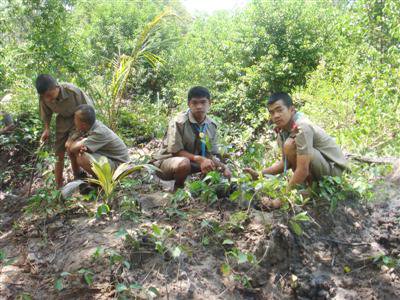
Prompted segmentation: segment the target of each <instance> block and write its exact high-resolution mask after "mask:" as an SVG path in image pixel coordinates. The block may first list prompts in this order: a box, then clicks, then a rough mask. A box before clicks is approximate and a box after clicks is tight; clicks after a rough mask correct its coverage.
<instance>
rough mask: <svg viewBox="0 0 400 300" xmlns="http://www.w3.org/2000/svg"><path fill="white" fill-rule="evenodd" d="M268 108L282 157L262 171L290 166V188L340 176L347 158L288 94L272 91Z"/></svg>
mask: <svg viewBox="0 0 400 300" xmlns="http://www.w3.org/2000/svg"><path fill="white" fill-rule="evenodd" d="M268 111H269V113H270V115H271V118H272V122H273V123H274V124H275V125H276V132H277V133H278V145H279V146H280V148H281V149H282V159H281V160H280V161H278V162H276V163H275V164H273V165H272V166H271V167H269V168H266V169H265V170H263V171H262V173H263V174H270V175H276V174H280V173H283V172H286V170H287V169H292V170H293V176H292V178H290V180H289V187H290V188H293V187H294V186H296V185H298V184H302V183H304V182H308V183H311V182H312V181H313V180H319V179H321V178H322V177H323V176H327V175H328V176H340V175H341V174H342V172H343V171H344V170H346V169H347V161H346V159H345V157H344V155H343V152H342V151H341V149H340V148H339V146H338V145H337V144H336V142H335V141H334V139H333V138H332V137H330V136H329V135H328V134H327V133H326V132H325V131H324V130H323V129H322V128H320V127H318V126H317V125H315V124H313V123H312V122H311V121H310V120H309V119H307V118H306V116H304V115H303V114H301V113H299V112H296V111H295V109H294V107H293V102H292V99H291V97H290V96H289V95H288V94H286V93H275V94H273V95H272V96H271V97H270V98H269V100H268ZM245 171H246V172H248V173H250V174H251V175H252V177H253V178H254V179H256V178H258V173H257V172H256V171H255V170H252V169H250V168H245Z"/></svg>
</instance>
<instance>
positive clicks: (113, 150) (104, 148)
mask: <svg viewBox="0 0 400 300" xmlns="http://www.w3.org/2000/svg"><path fill="white" fill-rule="evenodd" d="M85 136H87V138H86V139H85V141H84V145H85V146H86V147H87V148H88V150H89V151H90V152H92V153H97V154H100V155H103V156H106V157H108V158H110V159H112V160H113V161H118V162H128V161H129V155H128V148H127V147H126V145H125V143H124V142H123V141H122V140H121V139H120V138H119V136H118V135H116V134H115V133H114V131H112V130H111V129H110V128H108V127H107V126H106V125H104V124H103V123H102V122H100V121H98V120H96V122H95V123H94V124H93V126H92V128H90V130H89V131H88V132H87V133H86V134H85Z"/></svg>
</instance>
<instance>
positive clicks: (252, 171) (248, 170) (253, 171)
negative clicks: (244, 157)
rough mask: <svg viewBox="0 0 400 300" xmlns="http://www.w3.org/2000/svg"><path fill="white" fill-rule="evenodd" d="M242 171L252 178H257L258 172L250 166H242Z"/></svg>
mask: <svg viewBox="0 0 400 300" xmlns="http://www.w3.org/2000/svg"><path fill="white" fill-rule="evenodd" d="M243 172H245V173H248V174H250V176H251V178H253V180H256V179H258V173H257V171H256V170H253V169H252V168H244V169H243Z"/></svg>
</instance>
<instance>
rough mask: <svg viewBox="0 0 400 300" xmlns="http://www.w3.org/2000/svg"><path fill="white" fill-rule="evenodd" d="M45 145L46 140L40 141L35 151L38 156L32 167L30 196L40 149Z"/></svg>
mask: <svg viewBox="0 0 400 300" xmlns="http://www.w3.org/2000/svg"><path fill="white" fill-rule="evenodd" d="M43 146H44V142H42V141H41V142H40V144H39V147H38V148H37V149H36V151H35V153H36V158H35V160H34V162H33V165H32V166H33V168H32V172H31V177H30V179H29V188H28V197H30V196H31V190H32V184H33V177H34V175H35V171H36V164H37V162H38V160H39V151H40V150H41V149H42V148H43Z"/></svg>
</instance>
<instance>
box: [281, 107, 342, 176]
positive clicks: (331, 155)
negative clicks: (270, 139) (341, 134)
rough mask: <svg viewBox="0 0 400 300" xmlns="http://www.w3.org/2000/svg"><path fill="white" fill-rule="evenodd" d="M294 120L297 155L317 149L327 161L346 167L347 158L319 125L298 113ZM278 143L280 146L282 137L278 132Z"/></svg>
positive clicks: (311, 152)
mask: <svg viewBox="0 0 400 300" xmlns="http://www.w3.org/2000/svg"><path fill="white" fill-rule="evenodd" d="M298 114H299V116H298V118H297V119H296V120H295V124H296V125H297V133H295V137H294V139H295V142H296V149H297V154H298V155H313V153H314V149H315V150H318V151H319V152H320V153H321V154H322V156H323V157H324V158H325V159H326V160H327V161H329V162H333V163H334V164H336V165H337V166H339V167H340V168H342V169H347V168H348V166H347V160H346V158H345V156H344V154H343V152H342V150H341V149H340V147H339V146H338V145H337V144H336V142H335V140H334V139H333V138H332V137H331V136H329V135H328V134H327V133H326V132H325V131H324V130H323V129H322V128H321V127H319V126H317V125H315V124H314V123H312V122H311V121H310V120H309V119H308V118H307V117H306V116H304V115H303V114H301V113H298ZM278 144H279V146H280V147H281V148H282V144H283V141H282V137H281V135H280V134H278Z"/></svg>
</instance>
